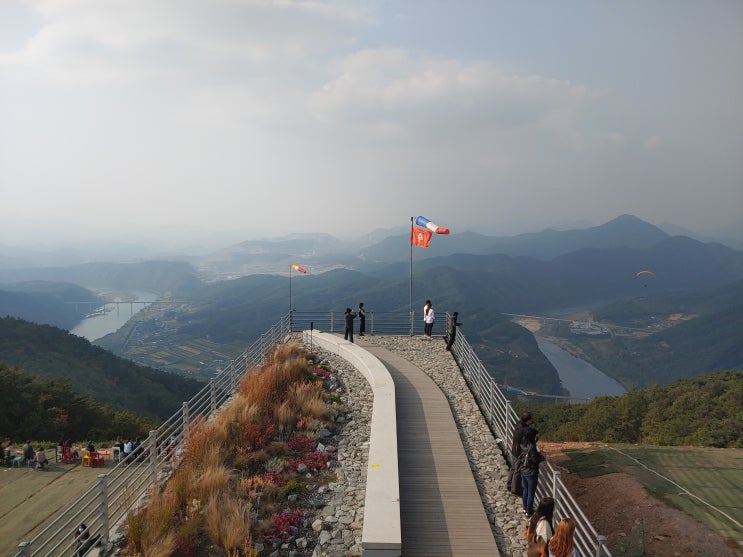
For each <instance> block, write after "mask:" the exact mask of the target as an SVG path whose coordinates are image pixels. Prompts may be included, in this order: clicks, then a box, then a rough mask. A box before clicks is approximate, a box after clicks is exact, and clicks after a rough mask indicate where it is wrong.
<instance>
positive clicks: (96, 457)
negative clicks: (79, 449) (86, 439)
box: [90, 451, 105, 468]
mask: <svg viewBox="0 0 743 557" xmlns="http://www.w3.org/2000/svg"><path fill="white" fill-rule="evenodd" d="M104 464H105V461H104V460H103V455H102V454H101V453H99V452H97V451H96V452H94V453H90V467H91V468H95V467H96V466H104Z"/></svg>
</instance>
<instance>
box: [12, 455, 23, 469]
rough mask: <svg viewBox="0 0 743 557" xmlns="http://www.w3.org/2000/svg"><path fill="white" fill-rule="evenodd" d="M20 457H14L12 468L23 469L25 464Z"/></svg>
mask: <svg viewBox="0 0 743 557" xmlns="http://www.w3.org/2000/svg"><path fill="white" fill-rule="evenodd" d="M23 460H24V459H23V457H22V456H16V457H14V458H13V468H23V465H24V464H25V462H23Z"/></svg>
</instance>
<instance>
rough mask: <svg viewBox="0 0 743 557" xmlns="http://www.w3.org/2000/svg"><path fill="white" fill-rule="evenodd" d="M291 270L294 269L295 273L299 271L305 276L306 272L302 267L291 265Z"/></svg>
mask: <svg viewBox="0 0 743 557" xmlns="http://www.w3.org/2000/svg"><path fill="white" fill-rule="evenodd" d="M292 269H294V270H295V271H299V272H300V273H304V274H305V275H306V274H307V271H305V270H304V269H302V267H300V266H299V265H297V264H296V263H292Z"/></svg>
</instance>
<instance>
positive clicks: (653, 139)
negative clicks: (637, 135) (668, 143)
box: [643, 135, 661, 151]
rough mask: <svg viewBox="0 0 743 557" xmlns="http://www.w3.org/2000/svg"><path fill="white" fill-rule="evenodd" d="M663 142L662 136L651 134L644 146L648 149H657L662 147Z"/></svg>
mask: <svg viewBox="0 0 743 557" xmlns="http://www.w3.org/2000/svg"><path fill="white" fill-rule="evenodd" d="M660 144H661V138H660V136H659V135H651V136H650V137H648V138H647V139H646V140H645V143H644V144H643V146H644V147H645V150H646V151H655V150H656V149H657V148H658V147H660Z"/></svg>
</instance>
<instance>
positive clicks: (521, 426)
mask: <svg viewBox="0 0 743 557" xmlns="http://www.w3.org/2000/svg"><path fill="white" fill-rule="evenodd" d="M533 423H534V420H533V419H532V417H531V414H530V413H529V412H524V413H523V414H521V419H520V420H519V422H518V423H517V424H516V427H515V428H514V430H513V440H512V441H511V467H510V468H509V469H508V479H507V480H506V489H507V490H508V491H509V492H510V493H512V494H514V495H518V496H521V472H520V471H519V466H518V461H519V456H521V441H522V440H523V437H524V433H525V432H526V430H527V429H528V428H529V427H530V426H531V424H533Z"/></svg>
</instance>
